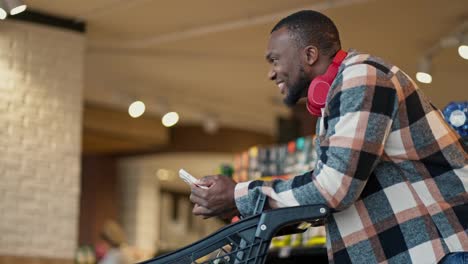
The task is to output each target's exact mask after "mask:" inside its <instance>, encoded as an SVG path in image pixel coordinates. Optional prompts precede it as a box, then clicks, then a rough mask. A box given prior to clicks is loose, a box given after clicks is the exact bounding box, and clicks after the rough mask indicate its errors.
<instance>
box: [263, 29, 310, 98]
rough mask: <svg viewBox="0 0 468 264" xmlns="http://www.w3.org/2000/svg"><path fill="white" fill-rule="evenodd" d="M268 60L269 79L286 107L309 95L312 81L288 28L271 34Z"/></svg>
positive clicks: (267, 54)
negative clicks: (275, 86)
mask: <svg viewBox="0 0 468 264" xmlns="http://www.w3.org/2000/svg"><path fill="white" fill-rule="evenodd" d="M266 59H267V61H268V63H269V64H270V65H271V69H270V71H269V72H268V78H269V79H270V80H272V81H274V82H275V83H276V85H278V87H279V89H280V92H281V94H282V95H283V96H284V98H283V101H284V103H285V104H286V105H288V106H293V105H295V104H296V103H297V101H298V100H299V99H300V98H301V97H304V96H306V95H307V88H308V86H309V84H310V82H311V81H312V80H311V79H310V78H308V77H307V76H306V74H305V72H304V66H303V62H302V60H301V57H300V49H299V48H298V47H297V44H296V43H295V40H294V39H293V38H292V37H291V36H290V35H289V33H288V30H287V28H285V27H283V28H280V29H278V30H276V31H274V32H273V33H271V35H270V41H269V42H268V48H267V52H266Z"/></svg>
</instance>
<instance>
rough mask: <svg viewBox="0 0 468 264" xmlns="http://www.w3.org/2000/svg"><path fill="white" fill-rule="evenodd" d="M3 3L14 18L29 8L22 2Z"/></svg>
mask: <svg viewBox="0 0 468 264" xmlns="http://www.w3.org/2000/svg"><path fill="white" fill-rule="evenodd" d="M3 3H4V4H5V6H6V8H7V10H8V11H9V12H10V15H12V16H13V15H17V14H19V13H21V12H23V11H24V10H26V8H27V6H26V5H25V4H24V3H23V1H21V0H3Z"/></svg>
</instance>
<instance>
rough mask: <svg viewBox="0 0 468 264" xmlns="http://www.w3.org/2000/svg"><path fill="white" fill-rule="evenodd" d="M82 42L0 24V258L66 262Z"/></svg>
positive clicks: (74, 214)
mask: <svg viewBox="0 0 468 264" xmlns="http://www.w3.org/2000/svg"><path fill="white" fill-rule="evenodd" d="M84 46H85V42H84V36H83V35H82V34H78V33H74V32H70V31H62V30H59V29H56V28H50V27H45V26H39V25H33V24H27V23H19V22H14V21H8V20H7V21H1V22H0V124H1V129H0V255H16V256H31V257H52V258H67V259H72V258H73V255H74V252H75V248H76V243H77V231H78V223H77V222H78V210H79V193H80V182H79V181H80V152H81V149H80V146H81V115H82V114H81V113H82V84H83V58H84Z"/></svg>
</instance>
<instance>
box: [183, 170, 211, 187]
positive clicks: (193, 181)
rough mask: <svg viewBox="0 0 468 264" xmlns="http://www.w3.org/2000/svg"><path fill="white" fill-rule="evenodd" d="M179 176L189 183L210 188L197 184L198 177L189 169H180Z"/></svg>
mask: <svg viewBox="0 0 468 264" xmlns="http://www.w3.org/2000/svg"><path fill="white" fill-rule="evenodd" d="M179 177H180V178H181V179H182V180H184V181H185V182H186V183H187V184H188V185H192V184H193V185H195V186H198V187H200V188H202V189H208V187H206V186H200V185H198V184H197V182H198V179H197V178H195V177H193V176H192V175H191V174H190V173H188V172H187V171H185V170H184V169H180V170H179Z"/></svg>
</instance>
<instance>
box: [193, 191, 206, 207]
mask: <svg viewBox="0 0 468 264" xmlns="http://www.w3.org/2000/svg"><path fill="white" fill-rule="evenodd" d="M190 201H191V202H192V203H194V204H195V205H198V204H199V205H201V206H207V205H208V204H207V203H208V202H207V201H206V200H205V199H203V198H201V197H199V196H197V195H195V194H194V193H193V192H192V193H191V194H190Z"/></svg>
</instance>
